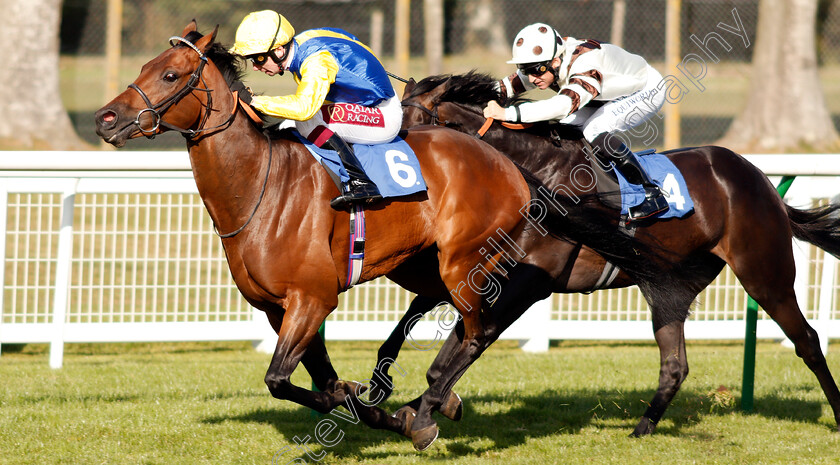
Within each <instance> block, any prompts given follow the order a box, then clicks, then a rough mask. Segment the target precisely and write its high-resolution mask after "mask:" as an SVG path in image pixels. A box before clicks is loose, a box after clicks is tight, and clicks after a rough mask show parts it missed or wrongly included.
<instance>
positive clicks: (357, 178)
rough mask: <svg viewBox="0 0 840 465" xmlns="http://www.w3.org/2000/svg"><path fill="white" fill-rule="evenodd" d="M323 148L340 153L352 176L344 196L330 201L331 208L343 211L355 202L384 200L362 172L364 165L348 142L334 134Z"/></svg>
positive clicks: (343, 189)
mask: <svg viewBox="0 0 840 465" xmlns="http://www.w3.org/2000/svg"><path fill="white" fill-rule="evenodd" d="M323 146H324V147H329V148H332V149H333V150H335V151H336V152H338V156H339V158H341V164H342V165H344V169H345V170H346V171H347V174H348V175H350V180H349V181H347V182H346V183H344V184H343V186H342V191H343V192H342V194H341V195H339V196H338V197H336V198H334V199H332V200H331V201H330V206H331V207H333V208H334V209H336V210H343V209H345V208H347V207H348V206H349V205H350V204H352V203H354V202H362V201H364V202H373V201H375V200H378V199H381V198H382V195H380V193H379V189H378V188H377V187H376V184H374V183H373V181H371V180H370V178H369V177H368V176H367V174H365V172H364V170H362V164H361V163H360V162H359V159H358V158H356V154H355V153H354V152H353V149H352V148H351V147H350V145H348V144H347V142H345V141H344V140H343V139H342V138H341V137H339V136H338V135H337V134H333V135H332V136H331V137H330V138H329V139H327V142H326V143H325V144H324V145H323Z"/></svg>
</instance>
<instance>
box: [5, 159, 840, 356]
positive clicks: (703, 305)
mask: <svg viewBox="0 0 840 465" xmlns="http://www.w3.org/2000/svg"><path fill="white" fill-rule="evenodd" d="M747 158H748V159H749V160H750V161H751V162H753V163H754V164H756V165H757V166H758V167H759V168H761V169H762V170H763V171H764V172H765V173H767V174H768V175H769V176H771V180H773V181H774V182H778V176H780V175H796V176H799V177H800V178H801V179H797V180H796V181H794V183H793V186H792V187H791V189H790V191H789V192H788V195H787V196H786V201H787V202H788V203H789V204H791V205H794V206H800V207H801V206H810V205H812V203H813V202H825V201H826V199H829V198H831V197H834V196H836V195H837V194H838V192H840V182H838V180H840V155H835V154H818V155H814V154H788V155H751V156H747ZM768 227H772V225H768ZM794 249H795V251H796V252H797V254H796V256H797V270H798V274H797V294H798V296H799V299H800V306H801V307H802V309H803V312H804V313H805V315H806V317H807V318H808V319H809V320H811V324H812V325H813V326H814V327H815V328H817V330H818V331H819V332H820V334H821V336H822V338H823V339H825V338H826V337H840V311H838V308H837V301H838V299H837V297H836V296H837V293H838V275H837V260H836V259H835V258H834V257H832V256H830V255H827V254H824V253H823V252H822V251H820V250H816V249H815V248H813V247H811V246H809V245H807V244H800V243H796V244H795V248H794ZM0 251H4V266H2V267H0V291H1V292H0V342H2V343H36V342H40V343H45V342H46V343H50V344H51V355H50V366H52V367H56V368H58V367H60V366H61V365H62V357H63V345H64V343H65V342H117V341H122V342H129V341H183V340H255V341H266V342H267V344H268V345H273V342H272V338H274V339H276V336H275V335H273V334H272V333H271V329H270V327H269V325H268V323H267V321H266V319H265V317H264V316H263V315H262V314H261V312H259V311H256V310H254V309H252V308H251V307H250V306H248V305H247V303H245V301H244V300H243V299H242V298H241V297H240V296H239V294H238V292H237V291H236V287H235V286H234V284H233V282H232V280H231V278H230V275H229V272H228V270H227V265H226V263H225V261H224V254H223V252H222V251H221V247H220V243H219V240H218V238H216V237H215V235H214V234H213V232H212V225H211V223H210V221H209V218H208V216H207V214H206V212H205V211H204V207H203V205H202V203H201V200H200V198H199V197H198V195H197V191H196V187H195V182H194V181H193V177H192V171H191V170H190V166H189V160H188V157H187V154H186V152H0ZM411 297H412V296H411V295H410V294H409V293H407V292H405V291H403V290H402V289H400V288H398V287H397V286H396V285H394V284H393V283H390V282H389V281H387V280H386V279H378V280H376V281H373V282H371V283H366V284H364V285H362V286H358V287H356V288H354V289H353V290H351V291H350V292H348V293H346V294H344V295H343V296H342V298H341V303H340V305H339V308H338V310H337V311H336V312H334V313H333V315H331V316H330V318H329V319H328V321H327V329H326V331H327V337H328V338H329V339H333V340H338V339H347V340H359V339H367V340H383V339H384V338H385V337H386V336H387V335H388V333H390V331H391V329H392V328H393V326H394V323H395V322H396V320H398V319H399V318H400V317H401V316H402V314H403V312H404V310H405V309H406V308H407V307H408V303H409V302H410V300H411ZM745 308H746V295H745V294H744V291H743V290H742V289H741V288H740V286H739V285H738V283H737V280H736V279H735V278H734V276H733V275H732V273H731V272H729V271H728V270H727V271H724V272H723V273H722V274H721V276H720V277H719V278H718V279H717V280H716V281H715V282H714V283H713V284H712V286H710V287H709V289H707V290H706V291H705V292H704V293H703V294H701V296H700V298H699V299H698V305H697V307H696V308H695V309H694V311H693V313H692V317H691V319H690V320H689V322H688V323H687V325H686V336H687V337H688V338H694V339H698V338H706V339H741V338H743V337H744V324H743V318H744V309H745ZM450 327H451V314H450V313H449V312H444V311H440V312H437V313H436V314H434V315H430V316H427V317H426V318H425V319H424V320H422V321H421V322H420V323H419V324H418V326H417V327H416V328H415V330H414V331H413V332H412V337H413V338H414V339H416V340H418V341H421V340H423V341H427V340H431V339H436V338H442V337H444V336H445V334H446V332H447V330H448V329H449V328H450ZM758 336H759V337H764V338H781V337H782V334H781V331H780V330H779V329H778V327H777V326H776V324H775V323H774V322H773V321H772V320H769V319H768V318H767V317H766V315H763V314H761V315H760V320H759V326H758ZM652 337H653V335H652V331H651V323H650V319H649V315H648V310H647V305H646V304H645V302H644V300H643V299H642V297H641V295H640V294H639V292H638V290H637V289H635V288H628V289H619V290H611V291H598V292H595V293H593V294H591V295H581V294H569V295H554V296H552V297H551V298H549V299H546V300H545V301H543V302H541V303H539V304H537V305H535V306H534V308H532V309H531V310H529V311H528V313H526V314H525V315H524V316H523V317H522V318H521V319H520V320H519V321H517V323H516V324H514V325H513V326H512V327H511V328H510V329H508V331H506V332H505V334H504V335H503V338H506V339H518V340H521V341H523V348H524V349H526V350H532V351H541V350H545V349H547V347H548V341H549V340H550V339H651V338H652ZM423 344H428V342H423ZM418 345H419V343H418Z"/></svg>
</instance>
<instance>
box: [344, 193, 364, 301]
mask: <svg viewBox="0 0 840 465" xmlns="http://www.w3.org/2000/svg"><path fill="white" fill-rule="evenodd" d="M364 261H365V208H364V207H363V206H361V205H358V204H357V205H354V206H353V209H352V210H350V254H349V259H348V260H347V286H346V287H345V290H347V289H350V288H351V287H353V286H355V285H356V284H357V283H358V282H359V278H361V277H362V267H363V266H364Z"/></svg>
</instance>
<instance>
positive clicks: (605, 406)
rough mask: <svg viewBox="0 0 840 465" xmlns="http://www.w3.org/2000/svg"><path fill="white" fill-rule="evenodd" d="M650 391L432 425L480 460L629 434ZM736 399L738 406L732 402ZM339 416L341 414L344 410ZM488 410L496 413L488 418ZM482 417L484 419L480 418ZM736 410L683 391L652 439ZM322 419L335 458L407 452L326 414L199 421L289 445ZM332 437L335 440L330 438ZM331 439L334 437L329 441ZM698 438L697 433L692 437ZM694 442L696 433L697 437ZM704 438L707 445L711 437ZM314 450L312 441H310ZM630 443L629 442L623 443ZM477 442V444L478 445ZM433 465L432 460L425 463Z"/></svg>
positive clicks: (811, 407) (804, 406)
mask: <svg viewBox="0 0 840 465" xmlns="http://www.w3.org/2000/svg"><path fill="white" fill-rule="evenodd" d="M652 395H653V392H652V391H646V390H645V391H642V390H635V391H627V392H621V393H617V392H615V391H604V390H585V389H581V390H577V391H573V392H564V393H557V392H553V391H548V390H547V391H543V392H541V393H538V394H534V395H521V396H516V397H511V396H510V395H484V396H473V397H471V398H468V399H464V418H463V420H461V421H460V422H458V423H453V422H451V421H449V420H447V419H445V418H443V417H442V416H440V415H437V414H436V415H435V419H436V420H437V421H438V424H439V426H440V428H441V433H440V437H441V438H446V439H447V441H446V448H447V451H448V452H449V453H450V454H453V455H457V456H469V455H480V454H482V453H484V452H486V451H488V450H498V449H502V448H510V447H516V446H519V445H522V444H524V443H526V442H527V441H528V440H529V439H531V438H541V437H548V436H553V435H557V434H569V435H573V434H577V433H579V432H580V431H581V430H582V429H584V428H586V427H588V426H590V425H596V426H597V427H598V428H601V429H617V430H624V431H625V432H626V434H627V435H629V434H630V433H631V432H632V430H633V428H634V427H635V425H636V423H637V421H638V419H639V417H641V415H642V414H643V413H644V409H645V408H646V405H647V404H646V402H647V399H650V398H651V397H652ZM736 400H738V401H739V400H740V399H736ZM756 405H757V406H758V412H756V414H757V415H760V416H763V417H767V418H777V419H784V420H787V421H794V422H807V423H816V422H817V420H818V419H819V417H820V416H821V414H822V403H821V402H817V401H803V400H796V399H790V398H782V397H778V396H770V397H759V398H757V399H756ZM399 406H400V405H399V404H398V403H396V402H391V401H389V402H386V405H385V408H386V410H388V411H389V412H392V411H394V410H396V409H397V408H399ZM342 410H343V409H342ZM487 410H498V411H494V412H492V413H486V412H487ZM480 411H483V412H485V413H481V412H480ZM735 411H737V407H736V408H729V409H720V408H718V409H711V404H710V401H709V398H708V397H707V396H706V395H705V394H704V393H701V392H698V391H692V390H686V391H683V392H680V394H679V395H678V396H677V398H676V399H675V401H674V404H672V406H671V407H670V408H669V409H668V411H667V412H666V414H665V419H667V420H669V421H666V422H665V423H664V424H663V425H661V426H660V428H659V429H657V431H656V432H655V433H654V434H659V435H669V436H681V435H682V434H684V429H685V428H687V427H689V426H691V425H693V424H696V423H699V422H702V421H703V420H702V418H703V417H707V416H710V415H711V416H722V415H728V414H730V413H732V412H735ZM322 418H329V419H331V420H333V421H335V422H336V423H337V424H338V427H339V429H340V430H341V431H342V432H343V433H344V437H343V439H342V440H341V442H340V443H339V444H338V445H337V446H335V447H332V448H329V449H327V448H324V450H327V451H329V452H331V453H333V454H335V456H336V457H339V458H340V457H359V458H364V459H377V458H384V457H388V456H390V455H392V453H393V452H392V451H381V450H379V451H375V450H372V449H374V447H373V446H376V445H378V444H384V443H404V444H406V448H407V452H408V451H411V450H413V449H411V445H410V442H409V441H408V439H406V438H404V437H402V436H399V435H396V434H392V433H390V432H385V431H377V430H371V429H368V428H367V427H366V426H365V425H364V424H362V423H361V422H360V423H358V424H352V423H349V422H348V421H346V420H344V419H343V418H341V417H338V416H333V415H324V416H321V417H317V418H313V417H312V416H311V414H310V411H309V410H307V409H304V408H298V409H296V410H294V411H293V412H291V413H290V412H288V410H284V411H283V412H281V411H280V410H279V409H266V408H262V409H258V410H255V411H253V412H250V413H246V414H243V415H237V416H216V417H209V418H205V419H204V420H203V422H205V423H209V424H219V423H223V422H226V421H236V422H244V423H262V424H269V425H271V426H273V427H274V428H275V429H276V430H277V431H278V432H279V433H280V434H282V435H283V436H284V437H285V438H286V440H287V441H288V442H290V443H291V442H292V441H293V438H294V437H295V436H297V437H298V438H305V437H306V436H310V437H314V434H313V432H314V430H315V426H316V424H317V423H318V421H320V420H321V419H322ZM333 434H338V433H333ZM332 437H335V436H332ZM692 437H694V438H697V437H698V434H697V433H692ZM699 437H700V439H704V438H703V437H702V433H701V434H700V435H699ZM707 439H713V438H712V437H711V436H710V437H709V438H707ZM311 440H312V441H313V443H314V439H311ZM628 440H630V439H628ZM478 441H480V444H479V442H478ZM295 453H297V454H298V455H297V456H301V455H303V454H305V452H304V451H303V450H292V451H290V453H289V454H288V455H289V458H288V460H291V459H292V458H294V457H292V455H293V454H295ZM427 458H429V459H431V460H433V458H432V457H427Z"/></svg>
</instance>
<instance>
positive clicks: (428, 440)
mask: <svg viewBox="0 0 840 465" xmlns="http://www.w3.org/2000/svg"><path fill="white" fill-rule="evenodd" d="M439 432H440V430H438V426H437V425H430V426H427V427H425V428H423V429H421V430H418V431H412V432H411V442H412V443H414V448H415V449H417V450H419V451H424V450H426V449H428V448H429V446H431V445H432V443H433V442H435V439H437V437H438V433H439Z"/></svg>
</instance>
